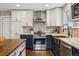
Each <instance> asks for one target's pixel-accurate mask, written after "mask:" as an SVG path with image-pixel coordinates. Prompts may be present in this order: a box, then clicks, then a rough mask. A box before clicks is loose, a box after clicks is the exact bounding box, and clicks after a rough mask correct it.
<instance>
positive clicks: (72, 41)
mask: <svg viewBox="0 0 79 59" xmlns="http://www.w3.org/2000/svg"><path fill="white" fill-rule="evenodd" d="M59 39H60V40H61V41H63V42H65V43H67V44H68V45H70V46H72V47H74V48H76V49H79V38H76V37H71V38H59Z"/></svg>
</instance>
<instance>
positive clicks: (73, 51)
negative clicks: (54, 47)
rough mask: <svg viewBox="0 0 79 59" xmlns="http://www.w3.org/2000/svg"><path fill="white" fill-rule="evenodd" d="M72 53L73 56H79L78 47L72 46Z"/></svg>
mask: <svg viewBox="0 0 79 59" xmlns="http://www.w3.org/2000/svg"><path fill="white" fill-rule="evenodd" d="M72 55H73V56H79V49H76V48H74V47H72Z"/></svg>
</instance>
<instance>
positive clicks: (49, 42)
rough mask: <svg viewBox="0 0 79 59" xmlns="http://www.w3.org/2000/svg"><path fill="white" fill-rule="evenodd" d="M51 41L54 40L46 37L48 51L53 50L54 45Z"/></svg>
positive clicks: (48, 36)
mask: <svg viewBox="0 0 79 59" xmlns="http://www.w3.org/2000/svg"><path fill="white" fill-rule="evenodd" d="M51 40H52V37H51V35H46V44H47V45H46V49H51V44H52V42H51Z"/></svg>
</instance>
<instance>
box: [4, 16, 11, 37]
mask: <svg viewBox="0 0 79 59" xmlns="http://www.w3.org/2000/svg"><path fill="white" fill-rule="evenodd" d="M11 25H12V22H11V17H2V36H3V37H5V38H7V39H11V30H12V29H11V28H12V26H11Z"/></svg>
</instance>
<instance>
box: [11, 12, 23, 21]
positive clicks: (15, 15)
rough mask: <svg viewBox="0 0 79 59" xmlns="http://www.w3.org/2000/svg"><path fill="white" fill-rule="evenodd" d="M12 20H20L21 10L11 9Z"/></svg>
mask: <svg viewBox="0 0 79 59" xmlns="http://www.w3.org/2000/svg"><path fill="white" fill-rule="evenodd" d="M12 21H22V12H21V11H12Z"/></svg>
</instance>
